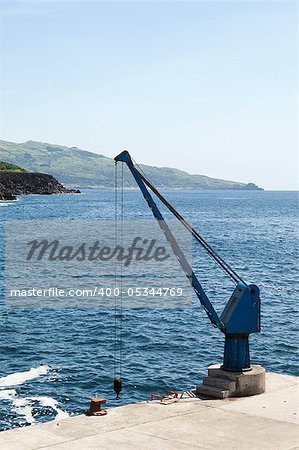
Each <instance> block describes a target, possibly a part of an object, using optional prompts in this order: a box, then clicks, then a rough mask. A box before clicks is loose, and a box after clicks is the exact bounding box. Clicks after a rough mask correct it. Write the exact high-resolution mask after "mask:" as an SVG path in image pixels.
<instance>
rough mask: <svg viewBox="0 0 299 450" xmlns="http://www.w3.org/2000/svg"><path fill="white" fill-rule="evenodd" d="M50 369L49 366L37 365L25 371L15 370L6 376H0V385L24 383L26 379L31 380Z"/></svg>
mask: <svg viewBox="0 0 299 450" xmlns="http://www.w3.org/2000/svg"><path fill="white" fill-rule="evenodd" d="M49 370H50V367H49V366H39V367H36V368H32V369H30V370H28V371H27V372H15V373H12V374H10V375H7V376H6V377H1V378H0V387H8V386H18V385H20V384H23V383H25V382H26V381H29V380H33V378H38V377H40V376H41V375H46V374H47V372H48V371H49Z"/></svg>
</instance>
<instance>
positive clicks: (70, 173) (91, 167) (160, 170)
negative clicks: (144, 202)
mask: <svg viewBox="0 0 299 450" xmlns="http://www.w3.org/2000/svg"><path fill="white" fill-rule="evenodd" d="M0 160H3V161H6V162H9V163H12V164H17V165H20V166H22V167H24V168H25V169H26V170H27V171H29V172H43V173H48V174H51V175H53V176H54V177H55V178H57V179H58V180H59V181H60V182H61V183H63V184H67V185H69V186H77V187H92V188H97V187H112V186H113V185H114V161H113V159H112V158H108V157H106V156H103V155H99V154H96V153H91V152H88V151H85V150H81V149H78V148H77V147H71V148H69V147H64V146H61V145H53V144H47V143H42V142H34V141H27V142H24V143H21V144H17V143H14V142H6V141H1V140H0ZM141 168H142V169H143V170H144V171H145V173H146V174H147V176H148V177H149V178H150V179H151V181H152V182H153V183H154V184H155V185H156V186H157V187H160V188H169V189H258V188H257V186H256V185H254V184H253V183H249V184H245V183H237V182H233V181H226V180H219V179H215V178H210V177H207V176H204V175H190V174H188V173H187V172H184V171H182V170H178V169H172V168H168V167H151V166H144V165H141ZM125 185H126V187H136V183H135V182H134V180H133V178H132V177H131V176H130V175H129V176H126V177H125Z"/></svg>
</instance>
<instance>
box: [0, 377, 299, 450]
mask: <svg viewBox="0 0 299 450" xmlns="http://www.w3.org/2000/svg"><path fill="white" fill-rule="evenodd" d="M298 396H299V378H298V377H291V376H286V375H278V374H274V373H267V374H266V392H265V393H264V394H260V395H256V396H253V397H244V398H227V399H223V400H218V399H214V400H208V399H198V398H182V399H180V400H179V401H178V402H175V403H170V404H167V405H163V404H160V403H159V402H150V403H136V404H131V405H127V406H122V407H118V408H111V409H109V410H108V414H107V415H106V416H102V417H87V416H76V417H72V418H68V419H64V420H61V421H60V422H55V421H53V422H48V423H45V424H38V425H32V426H30V427H25V428H18V429H14V430H10V431H4V432H1V433H0V448H1V449H3V450H19V449H20V450H21V449H22V450H33V449H49V450H71V449H72V450H79V449H80V450H85V449H87V450H88V449H104V450H127V449H130V450H132V449H136V450H155V449H157V450H160V449H163V450H181V449H182V450H187V449H188V450H191V449H213V450H214V449H215V448H221V449H222V450H226V449H227V450H229V449H230V450H247V449H260V450H267V449H269V450H299V426H298V425H299V424H298V414H299V411H298ZM86 405H87V406H88V399H86Z"/></svg>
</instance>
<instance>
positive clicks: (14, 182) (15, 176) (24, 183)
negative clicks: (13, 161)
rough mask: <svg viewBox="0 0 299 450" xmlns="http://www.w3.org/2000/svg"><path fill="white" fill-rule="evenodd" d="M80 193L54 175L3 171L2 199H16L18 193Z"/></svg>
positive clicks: (0, 194) (1, 176)
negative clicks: (67, 186) (69, 187)
mask: <svg viewBox="0 0 299 450" xmlns="http://www.w3.org/2000/svg"><path fill="white" fill-rule="evenodd" d="M72 193H73V194H79V193H80V191H79V190H77V189H66V188H65V187H64V186H63V185H62V184H61V183H59V181H57V180H56V178H54V177H53V176H52V175H48V174H46V173H32V172H1V171H0V200H15V199H16V196H17V195H28V194H40V195H50V194H72Z"/></svg>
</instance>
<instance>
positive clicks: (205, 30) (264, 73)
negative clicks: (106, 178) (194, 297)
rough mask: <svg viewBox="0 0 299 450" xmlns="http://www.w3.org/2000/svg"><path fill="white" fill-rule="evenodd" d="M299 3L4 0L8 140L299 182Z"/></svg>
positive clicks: (269, 182) (2, 68)
mask: <svg viewBox="0 0 299 450" xmlns="http://www.w3.org/2000/svg"><path fill="white" fill-rule="evenodd" d="M296 8H297V3H295V2H293V3H288V2H270V1H268V2H267V1H264V2H243V1H232V2H214V1H210V2H191V3H187V2H182V3H180V2H164V3H159V2H149V3H146V2H138V3H125V2H119V3H116V2H107V3H103V2H78V1H75V2H65V3H62V2H55V1H53V2H49V3H47V2H44V1H40V2H35V3H29V2H19V3H14V2H12V1H10V2H3V1H0V16H1V32H0V38H1V59H0V74H1V78H0V80H1V83H0V90H1V103H0V133H1V136H0V138H1V139H3V140H8V141H13V142H24V141H27V140H35V141H42V142H50V143H53V144H62V145H66V146H77V147H79V148H82V149H86V150H90V151H93V152H96V153H100V154H104V155H106V156H111V157H114V156H115V155H116V154H118V153H120V152H121V151H122V150H123V149H127V150H129V151H130V153H131V154H132V156H133V158H134V159H135V160H136V161H137V162H139V163H144V164H150V165H154V166H168V167H176V168H179V169H182V170H186V171H188V172H189V173H198V174H203V175H208V176H212V177H217V178H223V179H230V180H235V181H243V182H254V183H256V184H258V185H259V186H262V187H264V188H265V189H273V190H295V189H298V185H297V180H296V175H297V169H298V167H297V156H296V155H297V141H296V139H297V136H296V132H297V103H296V95H297V73H296V65H297V51H298V49H297V36H296V33H297V20H298V15H297V11H296Z"/></svg>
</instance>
